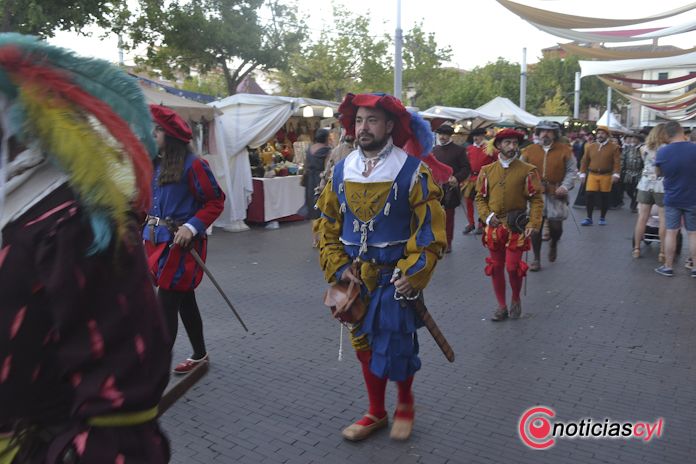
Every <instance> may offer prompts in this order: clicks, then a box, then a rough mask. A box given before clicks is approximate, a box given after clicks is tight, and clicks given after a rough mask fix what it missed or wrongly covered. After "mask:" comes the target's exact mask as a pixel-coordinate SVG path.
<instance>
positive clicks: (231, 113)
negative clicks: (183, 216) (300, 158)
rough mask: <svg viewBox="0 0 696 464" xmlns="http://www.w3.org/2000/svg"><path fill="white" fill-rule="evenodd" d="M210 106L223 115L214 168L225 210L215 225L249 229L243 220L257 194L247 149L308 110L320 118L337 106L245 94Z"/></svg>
mask: <svg viewBox="0 0 696 464" xmlns="http://www.w3.org/2000/svg"><path fill="white" fill-rule="evenodd" d="M210 105H211V106H213V107H215V108H217V109H218V110H220V111H221V112H222V115H221V116H218V117H217V118H215V137H214V139H215V145H216V152H217V153H219V154H220V155H221V156H220V160H219V161H220V162H219V163H216V164H218V166H216V167H214V169H215V175H216V176H217V177H218V181H219V182H220V183H221V184H222V185H224V188H225V193H226V194H227V199H226V200H225V211H224V212H223V213H222V215H221V216H220V218H219V219H218V220H217V221H216V223H215V225H216V226H219V227H223V228H225V229H226V230H231V231H239V230H246V229H247V226H246V225H245V224H244V222H243V221H244V219H246V211H247V206H248V204H249V202H250V201H251V194H252V193H253V191H254V188H253V183H252V179H251V166H250V164H249V156H248V155H249V153H248V151H247V147H251V148H257V147H259V146H261V145H263V144H264V143H266V142H267V141H268V140H269V139H270V138H271V137H272V136H273V135H274V134H275V133H276V132H278V130H280V128H281V127H283V126H284V125H285V123H286V122H287V120H288V119H289V118H290V117H291V116H293V115H302V114H303V110H304V108H305V107H307V108H308V109H309V108H311V110H312V115H317V116H319V115H323V113H324V111H325V109H326V108H327V107H328V108H330V109H331V110H333V111H336V110H337V109H338V103H336V102H330V101H324V100H315V99H307V98H294V97H280V96H273V95H254V94H243V93H242V94H236V95H232V96H230V97H227V98H224V99H222V100H219V101H216V102H212V103H210Z"/></svg>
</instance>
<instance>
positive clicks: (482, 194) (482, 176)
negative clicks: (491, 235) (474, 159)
mask: <svg viewBox="0 0 696 464" xmlns="http://www.w3.org/2000/svg"><path fill="white" fill-rule="evenodd" d="M476 209H477V210H478V213H479V218H480V219H481V220H482V221H483V222H484V223H485V222H486V219H487V218H488V216H490V214H491V209H490V208H489V207H488V173H487V172H486V170H484V169H481V172H480V173H479V176H478V179H476Z"/></svg>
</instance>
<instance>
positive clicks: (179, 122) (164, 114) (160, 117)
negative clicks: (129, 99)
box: [150, 105, 193, 143]
mask: <svg viewBox="0 0 696 464" xmlns="http://www.w3.org/2000/svg"><path fill="white" fill-rule="evenodd" d="M150 114H152V119H153V121H155V124H157V125H158V126H160V127H161V128H162V129H164V132H166V134H167V135H169V136H171V137H174V138H175V139H177V140H181V141H182V142H185V143H189V142H190V141H191V138H192V137H193V132H191V128H190V127H189V125H188V123H187V122H186V121H185V120H184V118H182V117H181V116H179V115H178V114H177V113H176V112H175V111H174V110H172V109H170V108H167V107H164V106H162V105H150Z"/></svg>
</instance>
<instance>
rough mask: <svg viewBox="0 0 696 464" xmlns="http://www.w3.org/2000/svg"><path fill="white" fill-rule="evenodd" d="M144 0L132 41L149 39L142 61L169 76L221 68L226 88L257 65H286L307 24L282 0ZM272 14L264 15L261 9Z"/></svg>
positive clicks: (232, 87)
mask: <svg viewBox="0 0 696 464" xmlns="http://www.w3.org/2000/svg"><path fill="white" fill-rule="evenodd" d="M166 3H167V4H168V5H166V6H165V2H164V0H141V1H140V6H141V10H142V12H141V14H140V15H139V16H138V17H137V20H136V21H134V22H133V24H132V26H131V39H132V41H133V45H137V44H141V43H145V44H147V47H148V48H147V56H146V57H145V58H144V59H142V60H141V62H142V63H144V64H146V65H148V66H150V67H151V68H154V69H158V70H160V71H161V73H162V75H163V76H164V77H166V78H169V79H172V78H173V77H174V76H175V75H179V76H184V77H186V76H189V75H190V74H191V70H192V69H195V70H196V71H198V73H200V74H205V73H207V72H209V71H211V70H220V71H221V72H222V75H223V76H224V78H225V84H226V87H227V94H228V95H233V94H234V93H236V89H237V85H238V84H239V83H240V82H241V81H242V80H243V79H244V78H245V77H246V76H247V75H249V74H250V73H251V72H253V71H254V70H263V71H268V70H271V69H283V68H285V67H287V65H288V58H289V57H290V56H292V55H293V53H294V52H296V51H297V50H299V47H300V43H301V41H302V40H303V39H304V25H303V23H302V22H301V21H300V20H298V18H297V15H296V8H295V7H294V6H292V5H289V4H284V3H281V2H280V1H278V0H266V1H264V0H191V1H186V0H174V1H172V2H166ZM262 13H268V14H270V16H271V18H270V19H269V20H267V21H266V20H262V18H261V14H262Z"/></svg>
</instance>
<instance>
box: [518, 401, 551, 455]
mask: <svg viewBox="0 0 696 464" xmlns="http://www.w3.org/2000/svg"><path fill="white" fill-rule="evenodd" d="M555 416H556V413H555V412H554V411H553V409H551V408H548V407H546V406H535V407H533V408H529V409H527V410H526V411H525V412H524V413H523V414H522V417H520V422H519V435H520V440H522V443H524V444H525V445H527V446H528V447H530V448H532V449H538V450H541V449H547V448H551V447H552V446H553V445H554V444H555V443H556V440H555V439H554V438H551V421H549V419H551V418H553V417H555Z"/></svg>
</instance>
